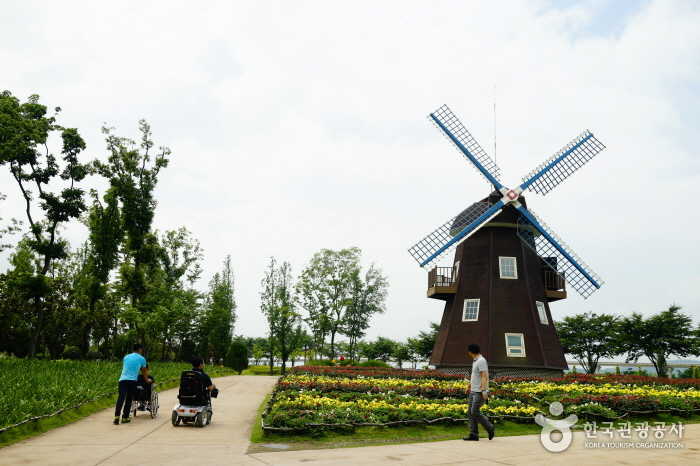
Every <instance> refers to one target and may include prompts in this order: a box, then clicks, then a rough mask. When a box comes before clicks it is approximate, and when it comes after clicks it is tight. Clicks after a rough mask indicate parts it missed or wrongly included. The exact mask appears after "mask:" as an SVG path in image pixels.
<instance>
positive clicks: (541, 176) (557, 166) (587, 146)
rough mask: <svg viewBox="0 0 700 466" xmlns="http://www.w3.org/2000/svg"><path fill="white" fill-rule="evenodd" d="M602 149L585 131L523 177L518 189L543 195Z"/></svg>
mask: <svg viewBox="0 0 700 466" xmlns="http://www.w3.org/2000/svg"><path fill="white" fill-rule="evenodd" d="M603 149H605V146H604V145H603V143H601V142H600V141H599V140H597V139H596V138H595V136H593V133H591V132H590V131H588V130H586V131H584V132H583V133H581V134H580V135H579V136H577V137H576V138H574V139H573V140H572V141H571V142H570V143H568V144H567V145H566V146H564V147H562V148H561V149H560V150H559V152H557V153H556V154H554V155H553V156H551V157H550V158H548V159H547V160H545V161H544V162H543V163H542V164H540V165H539V166H538V167H537V168H535V169H534V170H533V171H531V172H530V173H528V174H527V175H526V176H524V177H523V184H521V185H520V189H521V190H522V191H524V190H525V189H529V190H530V191H534V192H536V193H538V194H542V195H545V194H547V193H548V192H550V191H551V190H552V189H554V188H555V187H557V186H559V184H561V182H562V181H564V180H565V179H567V178H568V177H570V176H571V175H573V173H574V172H575V171H576V170H578V169H579V168H581V167H582V166H584V165H585V164H586V163H588V162H589V161H590V160H591V159H592V158H593V157H595V156H596V155H598V153H599V152H601V151H602V150H603Z"/></svg>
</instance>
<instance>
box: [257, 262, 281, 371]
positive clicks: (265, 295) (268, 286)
mask: <svg viewBox="0 0 700 466" xmlns="http://www.w3.org/2000/svg"><path fill="white" fill-rule="evenodd" d="M277 280H278V270H277V261H276V260H275V258H274V257H271V258H270V263H269V264H268V267H267V270H266V271H265V274H264V276H263V279H262V282H261V285H262V291H261V292H260V310H261V311H262V313H263V315H264V316H265V320H266V321H267V341H266V345H265V350H266V352H267V355H268V358H269V359H268V363H269V366H270V375H272V374H273V371H274V364H275V347H276V343H275V338H276V337H277V322H278V314H279V309H280V305H279V294H278V293H277V286H278V285H277Z"/></svg>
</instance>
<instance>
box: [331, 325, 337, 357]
mask: <svg viewBox="0 0 700 466" xmlns="http://www.w3.org/2000/svg"><path fill="white" fill-rule="evenodd" d="M335 332H336V331H335V330H332V331H331V354H330V359H335Z"/></svg>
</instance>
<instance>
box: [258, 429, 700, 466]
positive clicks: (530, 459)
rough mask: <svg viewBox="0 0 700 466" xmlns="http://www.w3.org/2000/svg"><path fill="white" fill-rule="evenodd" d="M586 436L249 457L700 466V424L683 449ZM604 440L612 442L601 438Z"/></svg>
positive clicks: (268, 460) (420, 463)
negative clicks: (554, 445) (562, 442)
mask: <svg viewBox="0 0 700 466" xmlns="http://www.w3.org/2000/svg"><path fill="white" fill-rule="evenodd" d="M584 435H585V434H584V433H583V432H577V433H575V434H574V441H573V443H572V445H571V447H569V449H568V450H566V451H564V452H562V453H549V452H547V451H546V450H545V449H544V448H543V447H542V445H541V444H540V439H539V435H521V436H515V437H500V438H499V437H496V438H494V439H493V440H491V441H488V440H486V439H481V440H480V441H479V442H465V441H463V440H448V441H444V442H431V443H409V444H404V445H385V446H378V447H362V448H343V449H336V450H305V451H303V450H302V451H288V452H274V453H257V454H253V455H249V456H251V457H253V458H256V459H258V460H260V461H261V463H262V464H268V465H300V464H304V465H307V466H308V465H329V466H330V465H333V466H335V465H361V466H374V465H415V466H428V465H465V466H497V465H500V466H502V465H543V464H553V465H560V464H562V465H563V464H571V465H576V466H588V465H603V466H610V465H614V464H615V465H616V464H628V465H634V466H640V465H656V466H658V465H664V466H665V465H676V464H677V465H700V424H691V425H688V426H686V430H685V433H684V436H683V437H684V438H683V439H681V440H680V442H681V443H683V444H684V448H682V449H677V450H670V449H612V448H585V438H584ZM615 440H616V439H614V440H613V441H615ZM668 440H670V438H669V439H668ZM598 441H599V442H607V441H609V440H608V439H607V438H606V437H600V438H599V439H598Z"/></svg>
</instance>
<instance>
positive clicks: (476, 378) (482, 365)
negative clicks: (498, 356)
mask: <svg viewBox="0 0 700 466" xmlns="http://www.w3.org/2000/svg"><path fill="white" fill-rule="evenodd" d="M482 372H486V374H487V376H488V373H489V366H488V364H487V363H486V358H485V357H483V356H481V355H479V357H478V358H476V359H475V360H474V362H473V363H472V378H471V381H470V386H471V391H473V392H481V390H482V387H481V373H482Z"/></svg>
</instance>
